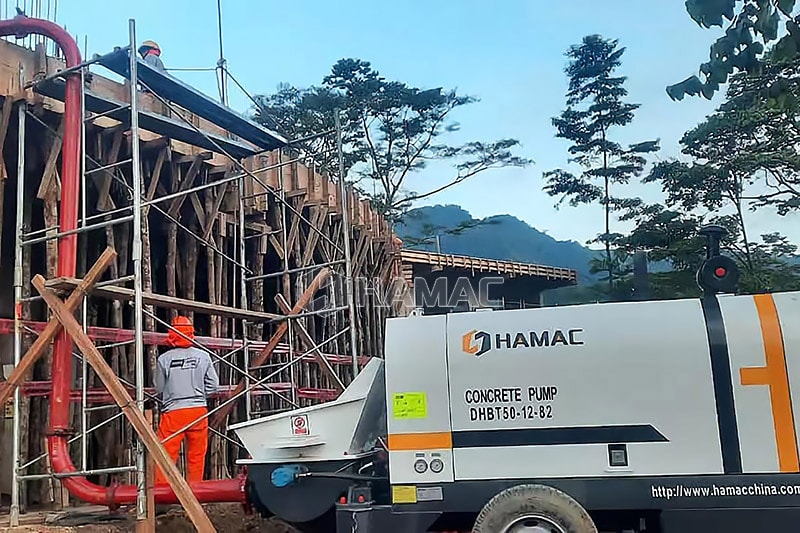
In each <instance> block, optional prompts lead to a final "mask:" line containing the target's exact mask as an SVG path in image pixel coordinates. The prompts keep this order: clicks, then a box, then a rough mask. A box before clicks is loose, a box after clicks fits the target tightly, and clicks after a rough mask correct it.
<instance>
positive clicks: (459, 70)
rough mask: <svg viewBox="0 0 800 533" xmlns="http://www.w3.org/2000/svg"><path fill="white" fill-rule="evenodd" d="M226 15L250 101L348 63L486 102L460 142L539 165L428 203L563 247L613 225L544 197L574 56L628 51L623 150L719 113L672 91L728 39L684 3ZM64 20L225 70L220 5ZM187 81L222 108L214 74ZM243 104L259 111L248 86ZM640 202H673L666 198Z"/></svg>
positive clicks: (414, 4)
mask: <svg viewBox="0 0 800 533" xmlns="http://www.w3.org/2000/svg"><path fill="white" fill-rule="evenodd" d="M8 3H9V4H13V0H9V2H8ZM645 6H647V7H645ZM222 10H223V32H224V45H225V55H226V57H227V60H228V64H229V68H230V70H231V72H232V73H233V74H234V76H236V78H237V79H238V80H239V81H240V82H241V83H242V84H243V85H244V86H245V87H246V88H247V89H248V90H249V91H250V92H254V93H259V92H261V93H267V92H272V91H274V90H275V87H276V86H277V84H278V83H281V82H289V83H292V84H294V85H299V86H305V85H309V84H312V83H316V82H318V81H320V79H321V78H322V77H323V76H324V75H325V74H326V73H327V72H328V71H329V69H330V66H331V65H332V64H333V63H334V62H335V61H336V60H338V59H339V58H342V57H358V58H360V59H364V60H367V61H371V62H372V64H373V66H374V67H375V68H377V69H378V70H379V71H380V72H381V73H382V74H383V75H384V76H386V77H388V78H390V79H397V80H402V81H406V82H408V83H410V84H415V85H418V86H421V87H435V86H444V87H453V88H457V89H458V90H459V91H460V92H463V93H466V94H470V95H474V96H477V97H479V98H480V99H481V101H480V102H478V103H476V104H473V105H471V106H468V107H466V108H462V109H460V110H459V111H458V114H457V115H454V117H453V118H454V119H456V120H458V122H459V123H460V124H461V131H460V132H459V133H458V134H457V136H454V137H453V139H452V140H453V142H458V141H466V140H477V139H480V140H492V139H498V138H503V137H515V138H518V139H520V141H521V142H522V147H521V150H520V153H521V154H523V155H525V156H526V157H529V158H532V159H534V160H535V162H536V164H535V165H533V166H531V167H528V168H526V169H502V170H492V171H488V172H486V173H483V174H480V175H478V176H476V177H474V178H472V179H471V180H470V181H467V182H465V183H463V184H462V185H460V186H458V187H456V188H453V189H451V190H449V191H446V192H444V193H442V194H439V195H437V196H435V197H433V198H431V199H430V201H429V202H428V203H455V204H459V205H461V206H463V207H464V208H465V209H467V210H468V211H470V212H471V213H472V214H473V215H474V216H476V217H484V216H490V215H495V214H502V213H509V214H511V215H514V216H516V217H518V218H520V219H522V220H525V221H526V222H528V223H529V224H531V225H532V226H534V227H536V228H538V229H540V230H542V231H547V232H548V233H549V234H551V235H553V236H554V237H556V238H558V239H574V240H578V241H580V242H585V241H586V240H588V239H590V238H592V237H593V236H594V235H595V234H596V233H597V232H598V231H600V230H601V227H602V226H601V225H602V220H603V218H602V212H601V210H600V209H599V208H597V207H581V208H570V207H568V206H563V207H562V208H561V209H560V210H556V209H554V207H553V204H554V199H553V198H550V197H548V196H547V195H546V194H545V193H544V192H542V185H543V181H542V173H543V172H545V171H547V170H550V169H553V168H557V167H560V166H563V165H565V164H566V159H567V154H566V148H567V143H566V142H565V141H562V140H559V139H556V138H555V137H554V129H553V127H552V125H551V122H550V119H551V117H553V116H555V115H557V114H558V113H559V112H560V110H561V109H562V108H563V106H564V92H565V89H566V85H567V81H566V78H565V75H564V73H563V68H564V66H565V61H566V59H565V57H564V52H565V51H566V49H567V48H568V47H569V46H570V45H571V44H573V43H578V42H580V40H581V38H582V37H583V36H584V35H586V34H589V33H599V34H601V35H603V36H605V37H608V38H617V39H619V41H620V44H621V45H622V46H625V47H627V52H626V53H625V55H624V57H623V67H622V69H621V70H620V73H621V74H624V75H627V76H628V77H629V81H628V85H627V87H628V90H629V92H630V96H629V101H630V102H635V103H639V104H641V105H642V107H641V108H640V109H639V111H638V112H637V116H636V119H635V121H634V123H633V125H632V126H629V127H628V128H627V129H626V130H625V131H622V132H620V133H619V134H618V136H617V139H618V140H620V141H621V142H634V141H642V140H647V139H652V138H660V139H661V143H662V151H661V152H660V153H659V155H658V157H660V158H668V157H672V156H675V155H676V154H677V146H678V145H677V142H678V139H679V138H680V136H681V135H682V134H683V132H684V131H686V130H687V129H689V128H690V127H692V126H693V125H694V124H696V123H697V122H698V121H699V120H701V119H702V118H703V117H704V116H705V115H706V114H707V113H709V112H711V111H712V110H713V108H714V106H715V105H716V104H718V103H719V98H717V99H715V101H712V102H709V101H707V100H703V99H700V98H689V99H688V100H684V101H683V102H673V101H671V100H670V99H669V98H668V97H667V95H666V93H665V91H664V89H665V87H666V86H667V85H668V84H671V83H675V82H677V81H680V80H682V79H684V78H685V77H686V76H688V75H690V74H692V73H694V72H695V71H696V68H697V66H698V65H699V64H700V63H701V62H703V61H705V60H706V59H707V57H708V47H709V45H710V44H711V43H712V42H713V40H714V39H715V37H716V35H717V32H715V31H713V30H712V31H709V30H705V31H704V30H702V29H700V28H699V27H698V26H697V25H696V24H694V22H692V21H691V19H690V18H689V17H688V15H687V14H686V11H685V8H684V2H683V1H682V0H647V1H646V2H645V1H635V0H602V1H598V0H568V1H560V2H545V1H541V0H538V1H537V0H502V1H498V2H487V1H485V0H483V1H478V0H459V1H455V0H451V1H449V2H445V1H438V2H437V1H431V0H427V1H422V0H406V1H405V2H400V3H395V2H390V3H381V2H374V1H367V0H353V1H347V2H330V1H322V0H306V1H304V2H292V3H289V2H271V1H266V0H262V1H255V0H223V2H222ZM57 18H58V22H59V23H60V24H62V25H66V26H67V29H68V30H69V31H70V32H71V33H72V34H73V35H77V38H78V42H79V43H80V45H81V48H83V46H84V37H87V38H88V51H89V54H93V53H103V52H107V51H110V50H111V48H113V47H114V46H116V45H125V44H127V40H128V33H127V32H128V19H129V18H134V19H136V23H137V31H138V40H139V41H141V40H143V39H154V40H156V41H157V42H158V43H159V44H160V45H161V47H162V50H163V55H162V58H163V59H164V61H165V63H166V64H167V66H168V67H213V66H214V65H215V63H216V60H217V55H218V50H217V47H218V45H217V19H216V0H192V1H189V0H169V1H168V0H161V1H156V0H136V1H135V2H122V1H111V0H106V1H98V0H60V2H59V6H58V17H57ZM98 73H101V72H100V71H98ZM175 75H177V76H178V77H180V78H182V79H184V80H186V81H187V82H189V83H191V84H193V85H195V86H196V87H198V88H199V89H201V90H203V91H204V92H206V93H208V94H210V95H217V86H216V80H215V77H214V73H213V72H192V73H189V72H176V73H175ZM231 105H232V107H234V108H237V109H238V110H240V111H244V110H246V109H247V107H248V100H247V98H246V97H245V96H244V95H243V94H242V93H241V92H239V91H238V90H237V89H236V88H234V87H232V88H231ZM435 170H436V171H435V172H434V171H433V170H431V171H429V172H426V173H425V174H421V175H419V176H415V177H414V180H413V181H411V182H409V186H410V187H412V188H413V189H415V190H419V191H422V190H428V189H430V188H434V187H435V186H436V185H438V184H441V183H445V182H446V181H448V180H449V179H450V177H451V176H450V175H449V174H448V173H447V168H436V169H435ZM627 194H640V195H643V196H644V197H645V198H647V199H648V200H658V199H659V197H660V195H659V192H658V190H657V189H655V188H653V187H647V188H642V187H635V188H632V189H631V191H630V192H627ZM793 222H796V220H794V219H779V218H778V217H777V216H776V215H773V214H772V213H766V212H765V213H757V214H755V215H752V216H751V217H750V225H751V232H752V233H754V234H755V233H756V232H764V231H770V230H775V229H778V230H781V231H784V232H785V233H786V234H787V235H789V236H790V237H791V238H792V239H793V240H794V241H795V242H799V241H800V230H795V231H792V230H791V228H790V225H794V226H797V224H796V223H794V224H792V223H793ZM621 228H622V227H621V226H617V229H621Z"/></svg>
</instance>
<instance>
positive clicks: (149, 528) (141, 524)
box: [136, 409, 156, 533]
mask: <svg viewBox="0 0 800 533" xmlns="http://www.w3.org/2000/svg"><path fill="white" fill-rule="evenodd" d="M144 419H145V420H147V423H148V424H149V426H150V427H151V428H152V427H153V411H152V410H151V409H147V410H146V411H145V412H144ZM144 472H145V490H146V491H147V517H146V518H145V519H144V520H139V521H138V522H136V533H156V498H155V494H154V492H153V488H154V487H155V485H156V473H155V465H154V464H153V455H152V454H150V453H148V454H147V459H145V466H144Z"/></svg>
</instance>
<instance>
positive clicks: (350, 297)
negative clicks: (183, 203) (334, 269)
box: [333, 108, 358, 378]
mask: <svg viewBox="0 0 800 533" xmlns="http://www.w3.org/2000/svg"><path fill="white" fill-rule="evenodd" d="M339 112H340V111H339V109H338V108H337V109H334V110H333V113H334V115H333V119H334V122H335V124H336V150H337V152H338V153H339V194H340V195H341V197H342V232H344V271H345V289H346V290H347V308H348V309H349V313H350V353H351V354H352V356H353V377H354V378H355V377H356V376H357V375H358V344H357V339H358V338H357V336H356V333H357V332H356V330H357V329H358V325H357V324H356V302H355V294H354V292H355V291H354V289H353V263H352V261H351V258H350V212H349V206H348V205H347V187H346V185H347V182H346V181H345V179H344V148H343V147H342V122H341V119H340V117H339Z"/></svg>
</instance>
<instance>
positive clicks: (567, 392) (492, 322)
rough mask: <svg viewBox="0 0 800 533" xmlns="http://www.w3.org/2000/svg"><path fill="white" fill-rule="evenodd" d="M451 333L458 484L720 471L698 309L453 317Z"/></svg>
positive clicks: (660, 305)
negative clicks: (623, 457)
mask: <svg viewBox="0 0 800 533" xmlns="http://www.w3.org/2000/svg"><path fill="white" fill-rule="evenodd" d="M447 333H448V368H449V387H450V400H451V415H452V426H453V454H454V461H455V477H456V479H481V478H525V477H528V478H534V477H541V476H550V477H559V476H595V475H609V474H610V473H615V472H618V473H619V474H620V475H658V474H667V473H669V474H692V473H719V472H721V471H722V464H721V455H720V444H719V431H718V426H717V418H716V408H715V399H714V389H713V381H712V377H711V364H710V358H709V348H708V340H707V335H706V328H705V321H704V318H703V310H702V308H701V306H700V303H699V302H698V301H696V300H693V301H692V300H685V301H666V302H664V301H662V302H636V303H614V304H598V305H586V306H576V307H561V308H542V309H535V310H520V311H493V312H485V313H470V314H463V315H460V314H451V315H448V324H447ZM610 444H624V445H626V449H625V450H623V451H624V453H627V465H625V466H621V467H611V466H610V464H609V456H610V450H609V445H610ZM616 457H619V453H616Z"/></svg>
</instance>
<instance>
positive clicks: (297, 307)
mask: <svg viewBox="0 0 800 533" xmlns="http://www.w3.org/2000/svg"><path fill="white" fill-rule="evenodd" d="M331 273H332V272H331V269H329V268H327V267H326V268H323V269H322V270H320V272H319V274H317V276H316V277H315V278H314V281H312V282H311V285H309V286H308V288H307V289H306V290H305V291H304V292H303V294H302V295H301V296H300V298H299V299H298V300H297V302H296V303H295V304H294V307H293V308H292V314H297V313H299V312H300V311H302V310H303V308H304V307H305V306H306V305H308V302H309V301H311V298H312V297H313V296H314V294H316V292H317V291H318V290H319V288H320V287H321V286H322V284H323V283H325V281H326V280H327V279H328V278H329V277H330V276H331ZM289 320H291V318H287V319H285V320H283V321H282V322H281V323H280V324H279V325H278V327H277V328H276V329H275V333H273V335H272V337H270V339H269V342H268V343H267V345H266V346H264V349H263V350H261V353H259V354H258V355H257V356H256V357H254V358H253V360H252V361H250V364H251V365H252V366H260V365H263V364H264V362H265V361H266V360H267V359H269V357H270V355H272V352H273V351H274V350H275V348H276V347H277V346H278V344H279V343H280V341H281V339H282V338H283V336H284V335H285V334H286V331H287V330H288V329H289ZM245 370H246V371H247V372H249V371H250V369H249V368H247V369H245ZM244 388H245V379H244V378H243V379H241V380H239V384H238V385H236V388H235V389H234V390H232V391H231V392H230V395H231V396H236V395H237V394H240V393H241V392H242V391H243V390H244ZM233 405H234V404H233V402H232V403H229V404H226V405H224V406H222V407H220V409H219V411H217V413H216V414H215V415H214V417H213V418H212V419H211V421H210V423H209V425H210V426H211V427H214V428H217V427H219V425H220V423H221V422H222V421H223V420H225V418H226V417H227V416H228V414H229V413H230V412H231V409H233Z"/></svg>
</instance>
